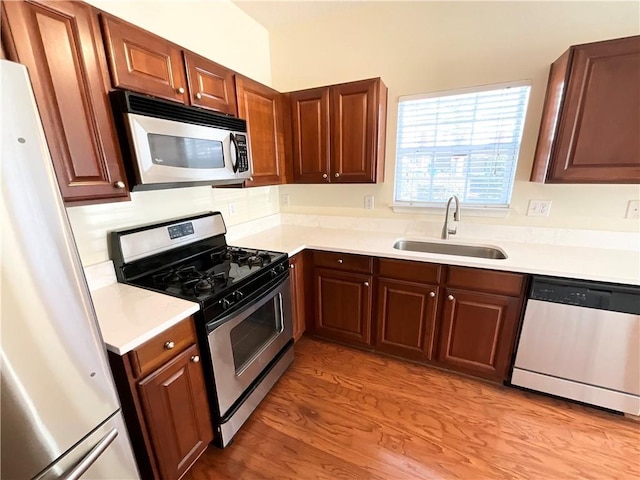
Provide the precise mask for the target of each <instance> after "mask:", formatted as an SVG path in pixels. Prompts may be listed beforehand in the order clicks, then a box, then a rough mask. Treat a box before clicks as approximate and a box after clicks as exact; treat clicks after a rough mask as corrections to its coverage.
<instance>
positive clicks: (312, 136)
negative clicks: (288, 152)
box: [290, 87, 330, 183]
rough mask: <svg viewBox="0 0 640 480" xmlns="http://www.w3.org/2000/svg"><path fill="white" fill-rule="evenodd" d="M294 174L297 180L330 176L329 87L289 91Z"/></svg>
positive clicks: (317, 180) (316, 180) (321, 179)
mask: <svg viewBox="0 0 640 480" xmlns="http://www.w3.org/2000/svg"><path fill="white" fill-rule="evenodd" d="M290 100H291V126H292V137H293V138H292V143H293V178H294V181H295V182H296V183H323V182H328V181H330V179H329V173H330V172H329V128H330V126H329V88H327V87H323V88H314V89H311V90H303V91H300V92H293V93H291V94H290Z"/></svg>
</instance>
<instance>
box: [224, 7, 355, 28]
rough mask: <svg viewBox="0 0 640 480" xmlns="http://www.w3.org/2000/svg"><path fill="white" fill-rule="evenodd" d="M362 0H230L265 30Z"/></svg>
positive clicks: (332, 13) (338, 10)
mask: <svg viewBox="0 0 640 480" xmlns="http://www.w3.org/2000/svg"><path fill="white" fill-rule="evenodd" d="M364 1H366V0H349V1H335V0H316V1H309V0H297V1H296V0H293V1H292V0H289V1H271V0H262V1H261V0H232V2H233V3H234V4H235V5H236V6H238V7H239V8H240V9H242V10H243V11H244V12H245V13H246V14H247V15H249V16H250V17H252V18H253V19H254V20H256V21H257V22H258V23H260V24H262V25H264V26H265V27H266V28H267V30H272V29H274V28H278V27H282V26H284V25H287V24H289V23H294V22H299V21H308V20H311V19H313V18H319V17H324V16H329V15H334V14H336V13H339V12H340V11H342V10H345V9H347V8H350V7H353V6H354V5H357V4H362V3H363V2H364Z"/></svg>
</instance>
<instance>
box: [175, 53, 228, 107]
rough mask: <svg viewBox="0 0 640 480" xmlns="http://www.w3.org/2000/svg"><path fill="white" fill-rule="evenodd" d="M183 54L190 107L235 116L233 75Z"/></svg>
mask: <svg viewBox="0 0 640 480" xmlns="http://www.w3.org/2000/svg"><path fill="white" fill-rule="evenodd" d="M183 54H184V64H185V68H186V70H187V81H188V84H189V97H190V101H191V105H195V106H197V107H204V108H210V109H212V110H217V111H219V112H223V113H229V114H231V115H234V116H235V115H237V114H238V110H237V109H236V84H235V78H234V73H233V72H232V71H231V70H229V69H228V68H225V67H223V66H222V65H218V64H217V63H215V62H212V61H211V60H209V59H207V58H204V57H201V56H200V55H196V54H195V53H193V52H189V51H187V50H184V51H183Z"/></svg>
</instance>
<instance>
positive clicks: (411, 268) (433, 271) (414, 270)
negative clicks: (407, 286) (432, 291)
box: [376, 258, 442, 283]
mask: <svg viewBox="0 0 640 480" xmlns="http://www.w3.org/2000/svg"><path fill="white" fill-rule="evenodd" d="M376 262H377V269H376V272H377V273H378V275H380V276H381V277H385V278H394V279H397V280H409V281H410V282H418V283H439V282H440V276H441V272H442V267H441V266H440V265H436V264H434V263H423V262H412V261H407V260H390V259H388V258H379V259H377V260H376Z"/></svg>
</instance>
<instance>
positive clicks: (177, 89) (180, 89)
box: [176, 87, 184, 95]
mask: <svg viewBox="0 0 640 480" xmlns="http://www.w3.org/2000/svg"><path fill="white" fill-rule="evenodd" d="M176 92H178V93H179V94H180V95H182V94H183V93H184V87H178V88H176Z"/></svg>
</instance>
